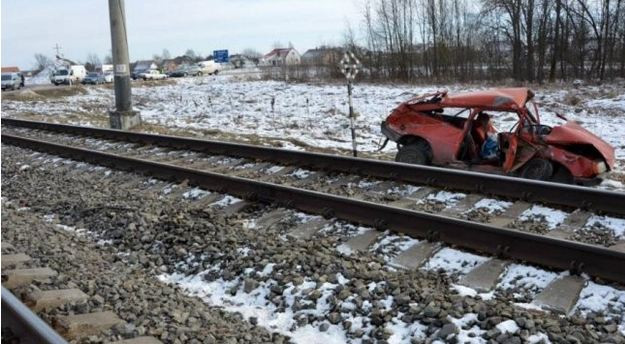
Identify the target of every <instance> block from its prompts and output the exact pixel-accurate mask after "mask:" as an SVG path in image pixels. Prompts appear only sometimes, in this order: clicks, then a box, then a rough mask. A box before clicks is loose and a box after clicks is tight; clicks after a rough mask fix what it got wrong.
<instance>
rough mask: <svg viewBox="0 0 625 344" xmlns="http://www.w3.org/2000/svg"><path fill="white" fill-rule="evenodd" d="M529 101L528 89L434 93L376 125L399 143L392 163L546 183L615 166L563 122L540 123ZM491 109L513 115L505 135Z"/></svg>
mask: <svg viewBox="0 0 625 344" xmlns="http://www.w3.org/2000/svg"><path fill="white" fill-rule="evenodd" d="M533 97H534V93H533V92H532V91H531V90H529V89H527V88H503V89H492V90H486V91H478V92H469V93H460V94H448V93H447V91H440V92H436V93H433V94H428V95H424V96H421V97H417V98H414V99H411V100H409V101H407V102H405V103H402V104H400V105H399V106H398V107H397V108H396V109H395V110H393V111H392V113H391V114H390V115H389V116H388V117H387V118H386V120H385V121H384V122H382V133H383V134H384V135H385V136H386V137H387V139H388V140H391V141H394V142H397V147H398V152H397V155H396V157H395V160H396V161H398V162H403V163H411V164H423V165H430V164H432V165H438V166H449V167H458V168H463V169H468V170H474V171H480V172H490V173H499V174H507V175H512V176H519V177H522V178H529V179H538V180H544V181H555V182H565V183H579V184H596V183H598V182H600V181H601V178H600V177H601V175H602V174H603V173H605V172H607V171H609V170H611V169H612V168H614V162H615V160H614V148H613V147H612V146H610V145H609V144H608V143H607V142H605V141H604V140H602V139H601V138H599V137H598V136H596V135H594V134H593V133H591V132H590V131H588V130H586V129H584V128H583V127H582V126H581V125H579V124H578V123H577V122H575V121H569V120H567V119H566V117H565V116H563V115H558V116H559V117H560V118H561V119H563V120H565V121H566V123H565V124H563V125H558V126H554V127H550V126H547V125H544V124H541V123H540V117H539V113H538V107H537V106H536V105H535V104H533V103H532V102H531V99H532V98H533ZM489 112H492V113H489ZM494 112H497V113H498V114H499V115H500V116H506V115H509V113H515V114H516V116H515V117H516V122H515V124H514V125H513V126H512V128H511V129H510V130H509V131H508V130H507V131H502V132H499V131H497V130H496V129H495V127H494V126H493V125H492V121H491V119H492V116H494V115H495V113H494ZM506 113H508V114H506ZM387 142H388V141H387Z"/></svg>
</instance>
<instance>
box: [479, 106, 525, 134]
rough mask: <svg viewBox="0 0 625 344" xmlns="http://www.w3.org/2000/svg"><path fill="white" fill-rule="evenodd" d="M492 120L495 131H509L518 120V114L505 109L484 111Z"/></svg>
mask: <svg viewBox="0 0 625 344" xmlns="http://www.w3.org/2000/svg"><path fill="white" fill-rule="evenodd" d="M484 112H486V113H487V114H488V115H489V116H490V117H491V120H492V121H493V125H494V126H495V128H496V129H497V131H500V132H503V131H506V132H508V131H510V130H511V129H512V128H513V127H514V126H515V125H516V123H517V122H518V121H519V115H518V114H517V113H516V112H505V111H484Z"/></svg>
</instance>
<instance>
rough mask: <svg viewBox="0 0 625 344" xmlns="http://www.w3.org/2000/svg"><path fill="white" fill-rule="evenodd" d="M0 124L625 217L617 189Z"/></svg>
mask: <svg viewBox="0 0 625 344" xmlns="http://www.w3.org/2000/svg"><path fill="white" fill-rule="evenodd" d="M2 124H3V126H7V127H15V128H30V129H39V130H42V131H53V132H58V133H66V134H71V135H75V136H82V137H92V138H100V139H105V140H114V141H125V142H130V143H138V145H137V146H136V147H140V146H143V145H153V146H158V147H164V148H171V149H184V150H189V151H194V152H198V153H204V154H208V155H211V156H218V155H225V156H231V157H238V158H244V159H249V160H255V161H265V162H272V163H276V164H282V165H287V166H298V167H303V168H311V169H315V170H318V171H327V172H334V173H347V174H352V175H360V176H363V177H371V178H379V179H384V180H393V181H398V182H403V183H412V184H417V185H426V186H429V187H433V188H440V189H445V190H457V191H462V192H469V193H478V194H482V195H491V196H496V197H503V198H509V199H514V200H523V201H525V202H532V203H545V204H549V205H554V206H563V207H570V208H573V209H577V208H579V209H591V210H593V211H598V212H605V213H610V214H617V215H625V207H623V206H622V204H625V193H615V192H610V191H605V190H599V189H593V188H587V187H579V186H573V185H564V184H556V183H545V182H540V181H532V180H525V179H520V178H511V177H507V176H498V175H492V174H484V173H475V172H468V171H459V170H453V169H445V168H437V167H431V166H415V165H407V164H398V163H394V162H387V161H381V160H372V159H360V158H352V157H346V156H338V155H330V154H322V153H311V152H302V151H293V150H285V149H278V148H271V147H263V146H255V145H248V144H239V143H230V142H221V141H210V140H201V139H194V138H186V137H177V136H166V135H153V134H146V133H135V132H129V131H119V130H112V129H103V128H94V127H81V126H72V125H63V124H55V123H48V122H37V121H27V120H19V119H9V118H3V119H2Z"/></svg>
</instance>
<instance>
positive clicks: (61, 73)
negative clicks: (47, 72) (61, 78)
mask: <svg viewBox="0 0 625 344" xmlns="http://www.w3.org/2000/svg"><path fill="white" fill-rule="evenodd" d="M67 73H68V72H67V69H61V70H59V71H57V72H56V75H67Z"/></svg>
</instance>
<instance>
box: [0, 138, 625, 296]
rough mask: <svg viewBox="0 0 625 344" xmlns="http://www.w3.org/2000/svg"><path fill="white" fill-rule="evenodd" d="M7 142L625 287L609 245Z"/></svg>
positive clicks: (622, 258) (622, 269)
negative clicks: (615, 283) (582, 274)
mask: <svg viewBox="0 0 625 344" xmlns="http://www.w3.org/2000/svg"><path fill="white" fill-rule="evenodd" d="M2 142H3V143H5V144H10V145H17V146H21V147H25V148H30V149H33V150H37V151H43V152H48V153H51V154H55V155H59V156H62V157H66V158H70V159H75V160H80V161H86V162H90V163H94V164H99V165H103V166H108V167H111V168H115V169H120V170H125V171H130V172H136V173H142V174H144V175H148V176H152V177H156V178H159V179H164V180H169V181H176V182H182V181H187V182H188V183H189V184H190V185H194V186H198V187H202V188H205V189H207V190H212V191H217V192H223V193H228V194H232V195H235V196H237V197H241V198H243V199H247V200H251V201H258V202H264V203H277V204H279V205H282V206H285V207H289V208H295V209H298V210H300V211H304V212H308V213H314V214H321V215H323V216H325V217H335V218H337V219H341V220H346V221H350V222H355V223H359V224H362V225H365V226H372V227H375V228H377V229H380V230H386V229H388V230H391V231H395V232H401V233H405V234H407V235H409V236H412V237H415V238H425V239H428V240H437V241H443V242H445V243H447V244H450V245H454V246H458V247H461V248H466V249H470V250H473V251H478V252H483V253H488V254H492V255H496V256H499V257H502V258H509V259H515V260H521V261H526V262H529V263H533V264H537V265H541V266H546V267H549V268H553V269H563V270H572V271H574V272H584V273H587V274H588V275H591V276H596V277H600V278H603V279H605V280H610V281H616V282H619V283H623V284H625V252H619V251H616V250H612V249H608V248H604V247H599V246H594V245H588V244H584V243H579V242H573V241H569V240H564V239H557V238H550V237H545V236H541V235H537V234H532V233H528V232H520V231H516V230H512V229H505V228H498V227H494V226H491V225H488V224H481V223H477V222H471V221H466V220H461V219H455V218H449V217H445V216H440V215H435V214H428V213H424V212H419V211H414V210H408V209H400V208H395V207H391V206H387V205H380V204H376V203H372V202H367V201H361V200H355V199H351V198H346V197H341V196H336V195H331V194H325V193H320V192H316V191H310V190H303V189H299V188H294V187H289V186H284V185H276V184H272V183H267V182H260V181H256V180H251V179H247V178H241V177H234V176H228V175H223V174H220V173H213V172H206V171H200V170H195V169H189V168H185V167H180V166H174V165H170V164H166V163H158V162H152V161H148V160H143V159H137V158H130V157H124V156H120V155H115V154H110V153H104V152H99V151H94V150H89V149H83V148H76V147H71V146H66V145H61V144H56V143H51V142H46V141H40V140H35V139H30V138H26V137H21V136H14V135H9V134H4V135H2Z"/></svg>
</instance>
